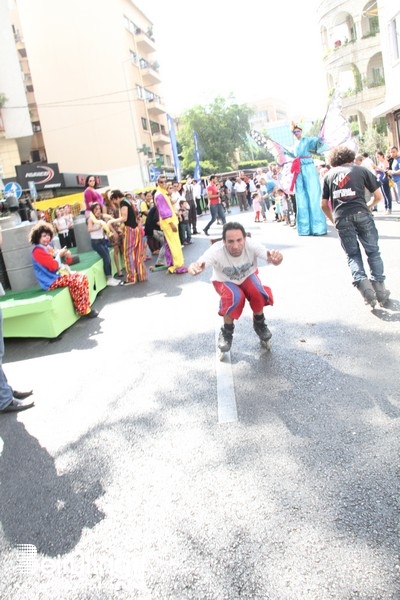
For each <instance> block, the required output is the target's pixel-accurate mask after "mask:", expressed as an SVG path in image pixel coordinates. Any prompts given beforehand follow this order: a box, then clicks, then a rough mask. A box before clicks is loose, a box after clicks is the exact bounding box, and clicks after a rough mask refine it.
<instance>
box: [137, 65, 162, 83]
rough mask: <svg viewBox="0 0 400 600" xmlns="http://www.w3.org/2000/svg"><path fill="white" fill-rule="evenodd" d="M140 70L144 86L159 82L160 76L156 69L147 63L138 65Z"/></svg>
mask: <svg viewBox="0 0 400 600" xmlns="http://www.w3.org/2000/svg"><path fill="white" fill-rule="evenodd" d="M140 72H141V74H142V79H143V84H144V85H146V86H151V85H155V84H157V83H160V82H161V78H160V76H159V74H158V72H157V70H156V69H155V68H154V67H153V66H152V65H150V64H149V63H147V64H145V65H143V66H142V65H141V66H140Z"/></svg>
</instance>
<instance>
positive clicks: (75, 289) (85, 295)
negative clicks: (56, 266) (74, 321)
mask: <svg viewBox="0 0 400 600" xmlns="http://www.w3.org/2000/svg"><path fill="white" fill-rule="evenodd" d="M59 287H67V288H68V289H69V293H70V294H71V298H72V302H73V304H74V307H75V310H76V312H77V313H78V315H86V314H87V313H88V312H89V311H90V297H89V281H88V278H87V277H86V275H85V274H84V273H78V272H77V271H73V272H72V273H69V274H68V275H61V276H60V277H59V278H58V279H56V280H55V281H53V283H52V284H51V286H50V287H49V290H56V289H57V288H59Z"/></svg>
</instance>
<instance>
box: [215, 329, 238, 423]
mask: <svg viewBox="0 0 400 600" xmlns="http://www.w3.org/2000/svg"><path fill="white" fill-rule="evenodd" d="M219 331H220V327H218V329H217V330H216V332H215V342H216V344H215V346H216V347H217V340H218V334H219ZM215 359H216V363H217V366H216V372H217V401H218V423H234V422H235V421H237V420H238V415H237V407H236V396H235V387H234V385H233V374H232V364H231V353H230V352H228V353H227V354H225V356H224V360H222V361H221V360H219V356H218V349H216V352H215Z"/></svg>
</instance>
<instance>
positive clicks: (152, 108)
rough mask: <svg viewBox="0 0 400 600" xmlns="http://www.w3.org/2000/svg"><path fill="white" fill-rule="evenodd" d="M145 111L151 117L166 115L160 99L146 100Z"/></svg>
mask: <svg viewBox="0 0 400 600" xmlns="http://www.w3.org/2000/svg"><path fill="white" fill-rule="evenodd" d="M146 106H147V110H148V111H149V113H150V114H152V115H163V114H165V113H166V108H165V106H164V104H163V103H162V101H161V98H148V99H147V100H146Z"/></svg>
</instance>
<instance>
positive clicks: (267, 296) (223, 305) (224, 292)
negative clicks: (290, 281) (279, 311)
mask: <svg viewBox="0 0 400 600" xmlns="http://www.w3.org/2000/svg"><path fill="white" fill-rule="evenodd" d="M213 285H214V288H215V289H216V291H217V293H218V294H219V295H220V297H221V299H220V303H219V311H218V314H219V315H221V316H222V317H223V316H224V315H228V317H231V319H236V320H237V319H239V317H240V315H241V314H242V312H243V308H244V303H245V301H246V300H248V302H249V304H250V307H251V310H252V311H253V313H261V312H262V310H263V308H264V306H268V305H270V306H272V305H273V303H274V298H273V296H272V291H271V289H270V288H269V287H267V286H264V285H263V284H262V283H261V281H260V279H259V277H258V274H257V272H256V273H253V274H252V275H250V277H248V278H247V279H245V280H244V281H243V283H241V284H240V285H238V284H237V283H232V282H230V281H213Z"/></svg>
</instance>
